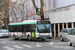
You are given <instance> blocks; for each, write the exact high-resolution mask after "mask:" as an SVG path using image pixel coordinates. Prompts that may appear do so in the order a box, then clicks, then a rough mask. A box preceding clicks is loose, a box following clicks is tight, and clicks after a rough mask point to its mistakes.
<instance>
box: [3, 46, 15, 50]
mask: <svg viewBox="0 0 75 50" xmlns="http://www.w3.org/2000/svg"><path fill="white" fill-rule="evenodd" d="M3 48H5V49H7V50H14V49H13V48H11V47H8V46H5V47H3Z"/></svg>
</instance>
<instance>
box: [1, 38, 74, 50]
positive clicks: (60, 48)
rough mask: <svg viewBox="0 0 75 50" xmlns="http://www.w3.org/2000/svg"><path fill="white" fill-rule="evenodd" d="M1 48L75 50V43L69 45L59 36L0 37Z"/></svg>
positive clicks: (13, 49) (3, 49)
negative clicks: (20, 38)
mask: <svg viewBox="0 0 75 50" xmlns="http://www.w3.org/2000/svg"><path fill="white" fill-rule="evenodd" d="M0 50H75V45H73V46H68V43H67V42H61V41H60V39H59V38H53V39H47V40H45V41H41V40H33V41H28V40H13V39H12V38H2V39H0Z"/></svg>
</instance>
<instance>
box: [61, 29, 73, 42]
mask: <svg viewBox="0 0 75 50" xmlns="http://www.w3.org/2000/svg"><path fill="white" fill-rule="evenodd" d="M70 29H72V28H64V29H62V30H61V32H60V40H61V41H67V37H68V33H69V30H70Z"/></svg>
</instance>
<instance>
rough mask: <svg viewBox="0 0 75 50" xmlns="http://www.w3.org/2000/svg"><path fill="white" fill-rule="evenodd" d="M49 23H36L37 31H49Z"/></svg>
mask: <svg viewBox="0 0 75 50" xmlns="http://www.w3.org/2000/svg"><path fill="white" fill-rule="evenodd" d="M50 28H51V25H50V24H38V25H37V31H38V32H39V33H50V30H51V29H50Z"/></svg>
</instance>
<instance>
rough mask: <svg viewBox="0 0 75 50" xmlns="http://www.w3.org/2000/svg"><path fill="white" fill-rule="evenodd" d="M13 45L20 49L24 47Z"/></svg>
mask: <svg viewBox="0 0 75 50" xmlns="http://www.w3.org/2000/svg"><path fill="white" fill-rule="evenodd" d="M13 47H15V48H18V49H23V47H21V46H18V45H14V46H13Z"/></svg>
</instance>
